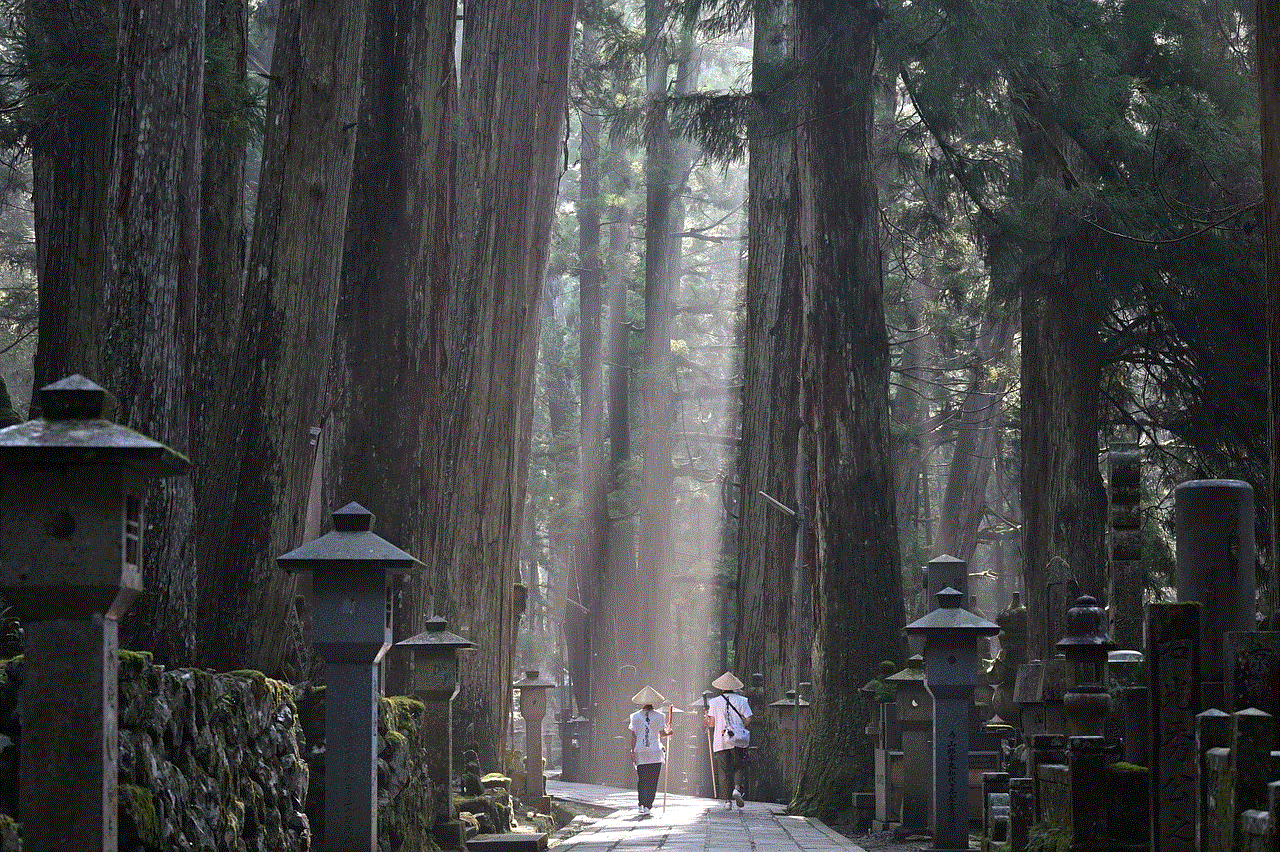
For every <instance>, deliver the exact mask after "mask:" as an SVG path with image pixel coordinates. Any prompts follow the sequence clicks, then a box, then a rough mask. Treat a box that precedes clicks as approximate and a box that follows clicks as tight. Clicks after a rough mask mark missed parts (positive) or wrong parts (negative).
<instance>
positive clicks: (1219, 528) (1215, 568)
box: [1174, 479, 1257, 710]
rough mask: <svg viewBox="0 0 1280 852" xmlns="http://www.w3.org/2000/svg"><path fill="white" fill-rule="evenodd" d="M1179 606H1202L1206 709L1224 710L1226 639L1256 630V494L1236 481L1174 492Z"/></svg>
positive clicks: (1188, 485) (1200, 482)
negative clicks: (1230, 634) (1233, 633)
mask: <svg viewBox="0 0 1280 852" xmlns="http://www.w3.org/2000/svg"><path fill="white" fill-rule="evenodd" d="M1174 514H1175V517H1176V525H1177V527H1176V551H1177V586H1178V600H1179V602H1186V601H1199V602H1200V604H1201V609H1200V649H1201V650H1200V679H1201V696H1202V699H1203V700H1204V702H1205V703H1204V706H1203V707H1201V708H1199V709H1204V708H1205V707H1217V708H1218V709H1219V710H1222V709H1225V708H1224V707H1223V696H1222V690H1223V686H1222V684H1223V682H1224V673H1223V661H1222V654H1221V653H1220V652H1221V649H1222V647H1223V646H1222V643H1223V637H1224V636H1225V635H1226V634H1227V633H1228V632H1229V631H1240V630H1253V629H1254V627H1255V613H1256V602H1255V596H1256V592H1257V588H1256V586H1257V580H1256V576H1255V571H1256V569H1255V566H1254V562H1255V552H1256V551H1255V546H1254V529H1253V527H1254V504H1253V488H1251V487H1250V486H1249V484H1248V483H1245V482H1241V481H1239V480H1235V479H1195V480H1191V481H1189V482H1184V483H1182V484H1181V485H1179V486H1178V487H1177V488H1175V489H1174Z"/></svg>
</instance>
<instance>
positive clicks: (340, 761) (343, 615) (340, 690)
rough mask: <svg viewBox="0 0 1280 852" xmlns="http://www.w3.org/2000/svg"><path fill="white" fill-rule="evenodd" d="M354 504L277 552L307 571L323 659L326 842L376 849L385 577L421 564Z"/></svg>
mask: <svg viewBox="0 0 1280 852" xmlns="http://www.w3.org/2000/svg"><path fill="white" fill-rule="evenodd" d="M372 528H373V515H372V514H371V513H370V512H369V511H368V510H367V509H365V508H364V507H363V506H361V505H360V504H358V503H348V504H347V505H346V506H344V507H342V508H341V509H338V510H337V511H336V512H334V513H333V531H332V532H330V533H327V534H325V535H324V536H321V537H320V538H318V539H316V540H314V541H311V542H308V543H307V544H304V545H303V546H302V547H299V548H298V549H296V550H293V551H290V552H289V553H286V554H285V555H283V556H280V557H278V558H277V559H276V562H277V563H279V565H280V567H281V568H284V569H285V570H287V571H295V572H304V571H305V572H310V573H311V597H312V613H313V619H312V624H311V633H312V642H313V644H314V645H315V648H316V652H317V653H318V654H319V655H320V657H321V658H322V659H323V660H324V661H325V682H326V685H327V688H326V690H325V702H324V706H325V710H324V724H325V782H324V783H325V791H324V845H323V849H325V850H327V852H377V849H378V712H377V707H378V705H377V701H378V664H379V662H381V660H382V657H383V655H384V654H385V653H386V652H387V649H388V648H390V647H391V612H390V607H388V606H387V590H388V586H389V584H390V576H391V575H392V574H395V573H407V572H409V571H414V570H419V569H420V568H421V566H422V563H421V562H419V561H418V560H417V559H414V558H413V557H412V556H410V555H409V554H407V553H405V552H404V551H403V550H401V549H400V548H398V547H396V546H394V545H392V544H391V543H389V542H387V541H385V540H384V539H382V538H380V537H379V536H377V535H375V534H374V533H373V532H372Z"/></svg>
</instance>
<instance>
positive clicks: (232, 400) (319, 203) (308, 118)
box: [197, 0, 376, 674]
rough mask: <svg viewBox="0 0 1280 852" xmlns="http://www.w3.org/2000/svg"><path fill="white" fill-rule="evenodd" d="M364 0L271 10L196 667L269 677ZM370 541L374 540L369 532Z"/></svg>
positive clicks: (206, 528)
mask: <svg viewBox="0 0 1280 852" xmlns="http://www.w3.org/2000/svg"><path fill="white" fill-rule="evenodd" d="M364 22H365V2H364V0H317V2H306V3H299V2H298V0H284V2H282V3H281V4H280V24H279V29H278V31H277V34H276V42H275V44H276V50H275V53H274V55H273V57H272V75H271V87H270V90H269V93H268V99H267V128H266V136H265V138H264V141H263V164H262V172H261V178H260V182H259V189H258V202H257V213H256V215H255V219H254V232H253V240H252V243H251V247H250V250H249V276H248V280H247V283H246V286H245V303H244V313H243V317H242V320H241V325H240V333H239V336H238V339H237V346H236V350H235V352H234V354H233V356H232V359H231V363H230V365H229V368H228V375H229V382H230V387H231V389H232V392H231V394H229V398H228V400H227V404H226V405H225V406H223V408H222V411H221V412H220V416H219V418H218V422H217V431H216V436H217V438H216V441H215V443H214V444H213V445H212V446H211V447H210V452H211V453H215V454H217V456H218V457H217V459H216V460H215V461H214V463H213V467H212V470H211V474H210V488H209V492H208V494H209V498H210V504H209V505H208V506H207V507H205V519H204V520H203V521H202V524H201V527H200V530H199V551H198V554H199V562H200V565H201V566H202V570H201V573H200V600H201V602H202V603H203V604H204V606H203V607H202V609H201V613H200V618H199V630H198V633H197V641H198V646H197V647H198V649H199V651H200V653H201V656H202V662H204V664H206V665H209V666H212V667H214V668H217V669H220V670H225V669H230V668H237V667H244V666H249V667H252V668H256V669H260V670H262V671H264V672H267V673H268V674H278V673H280V672H281V670H282V665H283V663H284V660H285V654H286V651H287V650H288V648H289V645H290V642H291V641H292V640H293V639H294V637H295V632H294V631H292V630H290V623H291V619H292V618H293V612H292V602H293V588H294V584H293V580H292V578H291V577H288V576H285V575H284V574H283V573H282V572H280V570H279V569H278V568H277V567H276V564H275V559H276V557H277V556H279V555H280V554H282V553H285V552H287V551H288V550H290V549H292V548H293V547H296V546H297V545H298V544H300V543H301V537H302V531H303V523H302V522H303V514H304V511H305V508H306V498H307V493H308V491H309V484H310V474H311V469H312V462H313V459H314V452H315V450H314V448H313V437H312V434H311V431H310V430H311V429H312V428H313V427H316V426H318V425H319V423H320V419H321V411H320V401H321V396H322V393H323V390H324V380H325V371H324V369H323V368H320V369H317V365H327V364H328V363H329V359H330V354H331V350H332V344H333V328H334V314H335V309H336V303H337V295H338V283H339V276H340V273H341V263H342V249H343V236H344V234H345V230H346V212H347V197H348V193H349V190H350V185H351V163H352V155H353V152H354V150H355V138H356V133H355V132H354V130H353V129H354V128H355V127H356V124H357V120H358V108H359V99H360V63H361V54H362V50H363V46H364V38H365V26H364ZM375 529H376V528H375Z"/></svg>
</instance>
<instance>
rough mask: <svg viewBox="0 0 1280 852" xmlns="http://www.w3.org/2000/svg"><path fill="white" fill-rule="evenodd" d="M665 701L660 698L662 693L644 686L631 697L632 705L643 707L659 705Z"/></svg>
mask: <svg viewBox="0 0 1280 852" xmlns="http://www.w3.org/2000/svg"><path fill="white" fill-rule="evenodd" d="M666 700H667V699H665V698H663V697H662V693H660V692H658V690H656V689H654V688H653V687H652V686H646V687H645V688H644V689H642V690H640V691H639V692H637V693H636V694H635V695H633V696H631V702H632V703H633V704H639V705H640V706H641V707H643V706H644V705H646V704H661V703H662V702H664V701H666Z"/></svg>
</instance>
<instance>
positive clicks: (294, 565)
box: [276, 503, 422, 574]
mask: <svg viewBox="0 0 1280 852" xmlns="http://www.w3.org/2000/svg"><path fill="white" fill-rule="evenodd" d="M372 529H373V513H372V512H370V511H369V510H368V509H366V508H365V507H363V506H361V505H360V504H359V503H348V504H347V505H345V506H343V507H342V508H341V509H338V510H337V511H336V512H334V513H333V531H332V532H328V533H325V534H324V535H322V536H320V538H317V539H314V540H313V541H309V542H307V543H306V544H304V545H302V546H301V547H299V548H297V549H296V550H292V551H290V552H289V553H286V554H285V555H284V556H279V557H277V558H276V562H278V563H280V567H281V568H284V569H285V570H286V571H292V572H298V571H316V570H321V571H368V570H370V569H371V568H375V567H381V568H382V569H383V570H384V571H386V572H387V573H388V574H407V573H410V572H412V571H417V570H418V569H419V568H421V567H422V563H421V562H419V561H418V560H417V559H415V558H414V557H412V556H410V555H409V554H408V553H405V552H404V551H403V550H401V549H400V548H398V547H396V546H395V545H394V544H392V543H391V542H389V541H387V540H386V539H384V538H382V537H381V536H379V535H377V534H375V533H374V532H372Z"/></svg>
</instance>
